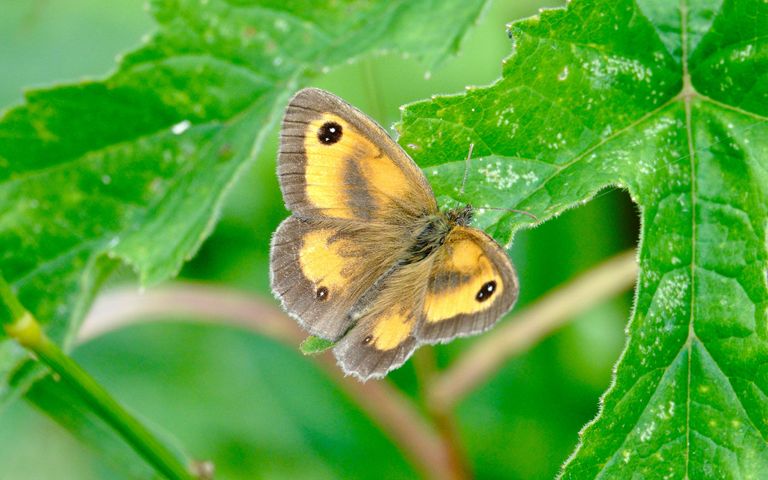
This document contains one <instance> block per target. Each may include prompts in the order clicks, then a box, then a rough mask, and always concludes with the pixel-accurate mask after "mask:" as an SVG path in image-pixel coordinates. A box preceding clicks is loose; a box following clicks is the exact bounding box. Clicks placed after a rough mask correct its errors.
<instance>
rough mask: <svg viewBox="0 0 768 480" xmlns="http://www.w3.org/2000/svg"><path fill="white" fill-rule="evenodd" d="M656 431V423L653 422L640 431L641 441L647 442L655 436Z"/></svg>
mask: <svg viewBox="0 0 768 480" xmlns="http://www.w3.org/2000/svg"><path fill="white" fill-rule="evenodd" d="M654 431H656V422H655V421H653V420H651V421H650V422H649V423H648V424H647V425H646V426H645V428H643V429H642V430H641V431H640V441H641V442H647V441H648V440H650V439H651V437H652V436H653V432H654Z"/></svg>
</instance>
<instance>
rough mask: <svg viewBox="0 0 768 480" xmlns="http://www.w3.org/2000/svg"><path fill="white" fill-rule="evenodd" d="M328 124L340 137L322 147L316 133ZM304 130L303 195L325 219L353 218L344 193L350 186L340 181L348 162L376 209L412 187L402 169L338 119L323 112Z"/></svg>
mask: <svg viewBox="0 0 768 480" xmlns="http://www.w3.org/2000/svg"><path fill="white" fill-rule="evenodd" d="M328 122H335V123H337V124H339V125H340V126H341V130H342V134H341V138H339V140H338V141H337V142H335V143H333V144H330V145H325V144H323V143H322V142H320V140H319V138H318V136H317V132H318V131H319V130H320V128H321V127H322V126H323V125H324V124H326V123H328ZM306 131H307V137H306V138H305V139H304V150H305V152H306V158H307V160H306V161H307V163H306V168H305V177H306V196H307V199H308V200H309V201H310V202H311V203H312V204H313V205H314V206H316V207H318V208H320V209H323V210H326V212H324V213H326V214H328V215H329V216H332V217H337V218H349V219H353V218H355V214H354V212H353V211H352V209H351V208H350V196H349V194H348V190H347V189H348V188H350V186H349V185H347V184H346V179H345V178H344V177H345V174H346V169H347V168H348V162H349V161H350V160H352V159H355V161H357V167H358V169H359V172H360V175H362V177H363V178H365V180H366V183H367V184H368V188H369V190H368V191H367V194H368V195H369V196H370V197H372V198H373V199H374V200H375V202H376V205H377V206H378V208H379V209H386V208H389V206H390V204H391V203H392V199H393V198H403V197H404V196H406V195H407V194H408V192H409V190H410V189H411V188H412V185H411V181H410V180H409V179H408V177H407V176H406V174H405V173H404V172H403V170H402V168H401V167H400V166H399V165H397V163H395V161H394V160H392V159H391V158H389V157H387V156H385V155H384V154H383V152H382V150H381V149H380V148H378V147H376V146H375V145H374V144H373V143H372V142H371V141H370V140H369V139H368V138H366V137H365V136H363V135H362V134H361V133H360V132H359V131H357V130H356V129H355V128H354V127H352V126H351V125H350V124H349V123H347V122H345V121H344V120H343V119H341V117H339V116H337V115H333V114H330V113H326V114H324V115H323V116H322V117H321V118H319V119H317V120H314V121H313V122H311V123H310V124H309V126H308V127H307V130H306ZM356 188H360V187H356Z"/></svg>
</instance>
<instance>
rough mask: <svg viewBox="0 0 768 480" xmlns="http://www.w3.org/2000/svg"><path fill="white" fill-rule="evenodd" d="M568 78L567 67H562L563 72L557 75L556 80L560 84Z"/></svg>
mask: <svg viewBox="0 0 768 480" xmlns="http://www.w3.org/2000/svg"><path fill="white" fill-rule="evenodd" d="M567 78H568V65H566V66H565V67H563V70H562V71H561V72H560V73H559V74H558V75H557V79H558V80H560V81H561V82H562V81H564V80H566V79H567Z"/></svg>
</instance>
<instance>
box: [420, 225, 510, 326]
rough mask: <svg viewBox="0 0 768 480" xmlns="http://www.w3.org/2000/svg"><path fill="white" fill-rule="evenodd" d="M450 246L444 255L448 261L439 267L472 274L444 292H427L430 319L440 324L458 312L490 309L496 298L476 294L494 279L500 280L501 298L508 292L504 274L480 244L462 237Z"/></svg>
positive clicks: (498, 291) (497, 292) (425, 305)
mask: <svg viewBox="0 0 768 480" xmlns="http://www.w3.org/2000/svg"><path fill="white" fill-rule="evenodd" d="M446 245H448V244H446ZM450 248H451V249H450V251H449V252H448V253H447V255H446V256H445V257H444V258H445V262H444V264H443V265H438V266H437V269H438V270H446V271H455V272H458V273H459V274H460V275H462V276H468V277H469V279H468V280H465V281H464V282H463V283H459V282H458V281H457V282H456V284H455V285H450V286H448V288H446V289H444V290H441V291H436V292H427V297H426V299H425V304H424V311H425V312H426V315H425V318H426V321H427V322H431V323H436V322H439V321H441V320H447V319H449V318H453V317H455V316H456V315H461V314H472V313H477V312H481V311H483V310H486V309H487V308H489V307H490V306H491V305H492V304H493V302H494V300H495V298H489V299H488V300H487V301H485V302H479V301H477V299H476V298H475V297H476V296H477V293H478V292H479V291H480V289H481V288H482V287H483V285H485V284H486V283H488V282H490V281H494V282H496V287H495V290H494V292H493V293H494V297H500V296H501V293H502V292H503V291H504V282H503V281H502V279H501V275H500V274H499V272H498V271H497V270H496V268H494V266H493V263H491V260H490V258H488V256H487V255H486V254H485V252H484V251H483V249H482V248H481V247H480V246H479V245H477V243H475V242H474V241H471V240H468V239H462V240H458V241H456V242H453V243H451V244H450ZM438 273H439V272H438ZM457 278H458V277H457Z"/></svg>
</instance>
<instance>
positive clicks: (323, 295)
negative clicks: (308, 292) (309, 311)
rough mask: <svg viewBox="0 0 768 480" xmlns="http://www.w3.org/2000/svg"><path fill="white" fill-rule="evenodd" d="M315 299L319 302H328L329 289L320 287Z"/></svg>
mask: <svg viewBox="0 0 768 480" xmlns="http://www.w3.org/2000/svg"><path fill="white" fill-rule="evenodd" d="M315 298H317V299H318V300H320V301H321V302H322V301H325V300H328V288H327V287H320V288H318V289H317V291H316V292H315Z"/></svg>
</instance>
